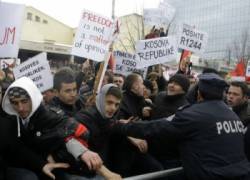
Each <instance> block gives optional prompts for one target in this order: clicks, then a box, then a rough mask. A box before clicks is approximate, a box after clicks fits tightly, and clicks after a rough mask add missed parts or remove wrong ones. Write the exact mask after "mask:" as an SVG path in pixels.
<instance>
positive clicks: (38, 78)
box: [13, 53, 53, 92]
mask: <svg viewBox="0 0 250 180" xmlns="http://www.w3.org/2000/svg"><path fill="white" fill-rule="evenodd" d="M13 73H14V76H15V79H18V78H20V77H23V76H26V77H29V78H30V79H32V80H33V82H34V83H35V84H36V85H37V87H38V88H39V89H40V91H41V92H44V91H46V90H48V89H51V88H52V87H53V76H52V74H51V71H50V66H49V62H48V61H47V54H46V53H41V54H38V55H37V56H34V57H33V58H30V59H28V60H27V61H25V62H24V63H21V64H20V65H19V66H17V67H15V68H14V69H13Z"/></svg>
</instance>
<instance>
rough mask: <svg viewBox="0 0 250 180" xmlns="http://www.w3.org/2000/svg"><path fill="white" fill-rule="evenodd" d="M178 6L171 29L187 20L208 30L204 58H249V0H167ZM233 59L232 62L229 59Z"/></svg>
mask: <svg viewBox="0 0 250 180" xmlns="http://www.w3.org/2000/svg"><path fill="white" fill-rule="evenodd" d="M167 2H168V3H169V4H171V5H172V6H174V7H175V8H176V16H175V19H174V22H173V23H172V27H171V28H170V29H171V30H170V33H172V34H173V33H175V31H176V30H177V28H176V26H178V24H181V23H186V24H189V25H192V26H195V27H197V29H200V30H202V31H205V32H207V33H208V44H207V48H206V50H205V53H204V55H203V56H202V58H203V59H220V60H221V59H223V60H228V61H230V60H231V59H232V60H233V59H234V60H235V59H239V58H241V56H242V57H244V58H248V59H249V55H250V31H249V29H250V1H249V0H209V1H204V0H185V1H183V0H167ZM229 63H230V62H229Z"/></svg>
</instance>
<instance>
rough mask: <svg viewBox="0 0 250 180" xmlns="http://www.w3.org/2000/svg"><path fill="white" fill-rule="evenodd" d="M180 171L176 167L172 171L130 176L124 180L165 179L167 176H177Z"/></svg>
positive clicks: (180, 169)
mask: <svg viewBox="0 0 250 180" xmlns="http://www.w3.org/2000/svg"><path fill="white" fill-rule="evenodd" d="M182 170H183V168H182V167H178V168H174V169H167V170H163V171H157V172H153V173H147V174H142V175H138V176H132V177H128V178H125V179H124V180H149V179H155V178H161V177H167V176H171V175H175V174H178V173H180V172H181V171H182Z"/></svg>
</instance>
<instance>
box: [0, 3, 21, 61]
mask: <svg viewBox="0 0 250 180" xmlns="http://www.w3.org/2000/svg"><path fill="white" fill-rule="evenodd" d="M24 10H25V6H24V5H19V4H11V3H3V2H1V1H0V58H1V57H2V58H6V57H7V58H8V57H10V58H16V57H17V55H18V50H19V42H20V38H21V28H22V22H23V16H24Z"/></svg>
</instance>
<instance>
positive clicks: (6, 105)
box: [2, 77, 43, 137]
mask: <svg viewBox="0 0 250 180" xmlns="http://www.w3.org/2000/svg"><path fill="white" fill-rule="evenodd" d="M13 87H19V88H22V89H24V90H25V91H26V92H27V93H28V94H29V96H30V98H31V102H32V110H31V113H30V114H29V116H28V117H27V118H26V119H30V117H31V116H32V115H33V114H34V112H35V111H36V110H37V109H38V107H39V106H40V104H41V102H42V99H43V96H42V94H41V92H40V91H39V89H38V88H37V87H36V85H35V84H34V83H33V82H32V80H31V79H29V78H27V77H22V78H20V79H18V80H17V81H15V82H14V83H12V84H11V85H10V86H9V87H8V89H7V90H6V92H5V95H4V97H3V101H2V108H3V110H4V111H5V112H6V113H7V114H9V115H15V116H16V117H17V125H18V137H20V136H21V134H20V120H19V119H20V117H19V115H18V113H17V112H16V111H15V110H14V109H13V108H12V105H11V104H10V99H9V96H8V92H9V90H10V89H12V88H13Z"/></svg>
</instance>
